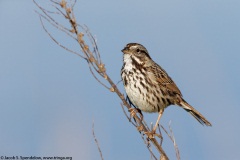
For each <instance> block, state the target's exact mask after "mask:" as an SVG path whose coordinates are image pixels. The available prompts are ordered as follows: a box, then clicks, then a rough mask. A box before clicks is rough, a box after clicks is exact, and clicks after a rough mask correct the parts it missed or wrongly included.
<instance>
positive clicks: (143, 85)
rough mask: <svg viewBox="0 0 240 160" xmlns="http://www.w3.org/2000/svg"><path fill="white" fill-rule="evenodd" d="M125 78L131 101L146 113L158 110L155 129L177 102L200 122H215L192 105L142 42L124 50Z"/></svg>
mask: <svg viewBox="0 0 240 160" xmlns="http://www.w3.org/2000/svg"><path fill="white" fill-rule="evenodd" d="M121 51H122V52H123V66H122V69H121V78H122V81H123V85H124V88H125V91H126V94H127V99H128V100H129V101H130V104H132V105H133V106H135V107H136V108H137V109H138V110H141V111H143V112H149V113H154V112H158V118H157V121H156V124H155V126H154V128H153V130H152V132H155V131H156V129H157V127H158V124H159V121H160V119H161V116H162V114H163V112H164V109H165V108H167V107H168V106H170V105H177V106H179V107H181V108H183V109H184V110H185V111H187V112H188V113H190V114H191V115H192V116H193V117H194V118H195V119H196V120H197V121H198V122H199V123H201V124H202V125H206V126H212V124H211V123H210V122H209V121H208V120H207V119H206V118H205V117H204V116H203V115H202V114H201V113H200V112H199V111H197V110H196V109H195V108H193V107H192V106H191V105H190V104H188V103H187V102H186V101H185V100H184V99H183V96H182V93H181V91H180V90H179V88H178V87H177V85H176V84H175V83H174V81H173V80H172V78H171V77H170V76H169V75H168V74H167V72H166V71H165V70H164V69H163V68H162V67H161V66H160V65H158V64H157V63H156V62H154V61H153V60H152V58H151V57H150V55H149V53H148V51H147V49H146V48H145V47H144V46H143V45H141V44H139V43H128V44H127V45H126V46H125V47H124V48H123V49H122V50H121Z"/></svg>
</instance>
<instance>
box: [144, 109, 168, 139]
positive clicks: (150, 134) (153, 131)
mask: <svg viewBox="0 0 240 160" xmlns="http://www.w3.org/2000/svg"><path fill="white" fill-rule="evenodd" d="M163 111H164V110H163V109H161V110H160V111H159V114H158V119H157V122H156V124H155V126H154V128H153V130H152V131H151V132H145V134H146V135H147V136H148V138H154V136H157V137H159V138H161V139H162V136H161V135H160V134H157V133H156V130H157V128H158V123H159V121H160V119H161V117H162V114H163Z"/></svg>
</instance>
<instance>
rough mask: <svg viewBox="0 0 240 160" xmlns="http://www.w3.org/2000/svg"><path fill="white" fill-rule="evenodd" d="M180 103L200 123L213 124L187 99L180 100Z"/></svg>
mask: <svg viewBox="0 0 240 160" xmlns="http://www.w3.org/2000/svg"><path fill="white" fill-rule="evenodd" d="M180 105H181V106H182V107H183V109H185V110H186V111H187V112H189V113H190V114H191V115H192V116H193V117H194V118H195V119H196V120H197V121H198V122H199V123H201V124H202V125H206V126H212V124H211V123H210V122H209V121H208V120H207V119H206V118H205V117H204V116H203V115H202V114H201V113H200V112H198V111H197V110H196V109H195V108H193V107H192V106H191V105H190V104H188V103H187V102H186V101H184V100H182V101H181V102H180Z"/></svg>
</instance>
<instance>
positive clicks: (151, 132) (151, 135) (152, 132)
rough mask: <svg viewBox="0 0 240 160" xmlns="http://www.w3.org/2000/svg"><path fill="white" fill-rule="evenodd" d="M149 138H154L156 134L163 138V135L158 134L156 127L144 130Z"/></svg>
mask: <svg viewBox="0 0 240 160" xmlns="http://www.w3.org/2000/svg"><path fill="white" fill-rule="evenodd" d="M144 133H145V134H146V135H147V136H148V138H150V139H152V138H154V137H155V136H157V137H158V138H160V139H162V135H161V134H158V133H156V128H154V129H153V130H152V131H149V132H144Z"/></svg>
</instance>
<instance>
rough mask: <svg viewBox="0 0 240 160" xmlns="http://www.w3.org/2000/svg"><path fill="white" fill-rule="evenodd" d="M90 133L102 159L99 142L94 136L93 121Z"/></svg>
mask: <svg viewBox="0 0 240 160" xmlns="http://www.w3.org/2000/svg"><path fill="white" fill-rule="evenodd" d="M92 134H93V138H94V141H95V143H96V145H97V148H98V152H99V154H100V157H101V159H102V160H104V159H103V155H102V151H101V148H100V146H99V143H98V140H97V138H96V136H95V132H94V121H93V124H92Z"/></svg>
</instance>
